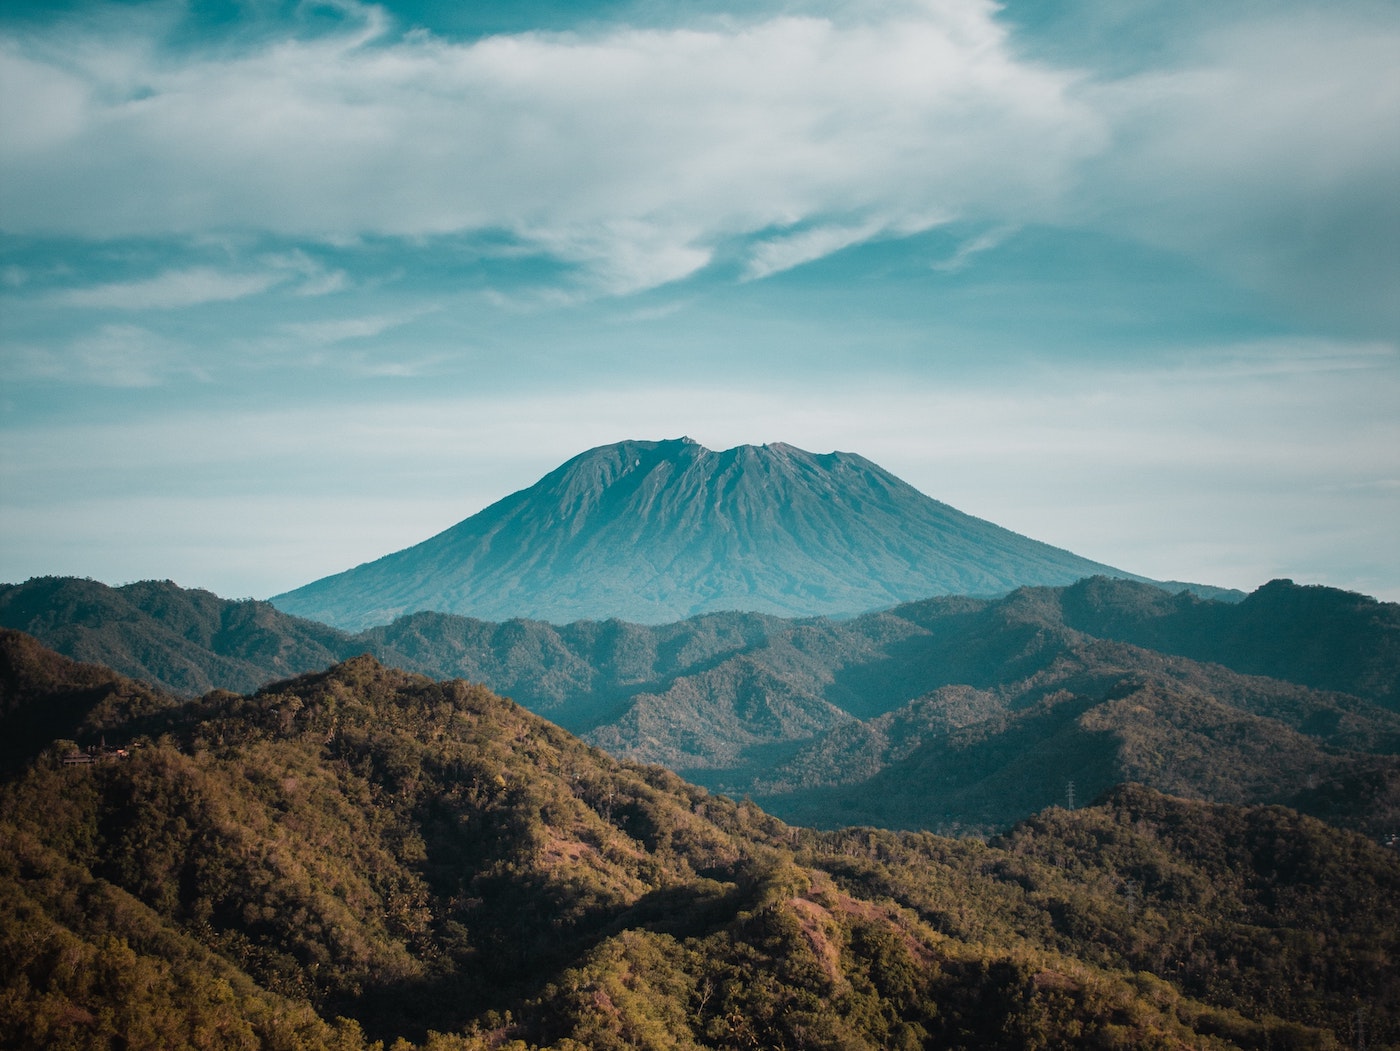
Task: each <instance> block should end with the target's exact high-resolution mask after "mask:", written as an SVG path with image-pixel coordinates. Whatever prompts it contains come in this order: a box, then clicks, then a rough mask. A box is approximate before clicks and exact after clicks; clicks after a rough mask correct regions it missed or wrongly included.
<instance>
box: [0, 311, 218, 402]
mask: <svg viewBox="0 0 1400 1051" xmlns="http://www.w3.org/2000/svg"><path fill="white" fill-rule="evenodd" d="M3 360H4V363H5V371H6V374H7V375H8V376H9V377H10V378H11V379H12V380H17V379H24V380H59V381H63V382H65V383H71V384H78V385H91V386H97V387H124V388H137V387H155V386H160V385H162V384H164V383H167V382H169V381H170V380H171V379H172V378H174V377H176V376H183V377H186V378H191V377H192V378H194V379H197V380H202V379H206V378H207V376H206V374H205V373H204V371H203V370H202V369H200V368H199V367H197V366H196V365H194V364H193V363H192V362H191V361H190V359H189V355H188V353H187V351H186V348H185V347H183V346H182V345H181V344H179V343H177V342H175V341H173V340H171V339H169V338H167V337H165V336H161V335H159V334H158V333H155V332H152V331H151V330H149V329H147V328H143V327H141V326H139V325H103V326H102V327H100V328H98V329H97V330H95V331H93V332H90V333H87V334H84V335H81V336H78V337H77V338H75V339H73V340H71V341H69V342H67V343H63V344H56V345H55V344H42V345H41V344H29V343H20V344H17V345H14V346H10V347H6V348H5V349H4V352H3Z"/></svg>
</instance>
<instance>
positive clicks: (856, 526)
mask: <svg viewBox="0 0 1400 1051" xmlns="http://www.w3.org/2000/svg"><path fill="white" fill-rule="evenodd" d="M1094 575H1106V576H1116V577H1125V578H1130V579H1136V580H1141V579H1143V578H1141V577H1136V576H1134V575H1133V574H1131V573H1125V572H1123V571H1121V570H1118V569H1114V568H1113V567H1111V566H1106V565H1103V564H1101V563H1098V562H1093V561H1091V560H1089V559H1087V558H1082V557H1080V556H1078V555H1075V554H1072V553H1071V552H1068V551H1064V550H1061V549H1059V548H1056V547H1052V546H1050V545H1049V544H1044V543H1041V542H1039V541H1036V540H1032V539H1030V538H1028V537H1024V536H1021V535H1019V534H1017V533H1013V532H1011V531H1010V530H1008V529H1003V528H1001V527H1000V526H997V525H994V524H992V523H990V522H986V521H983V520H982V519H979V518H974V517H973V516H971V515H967V514H964V513H962V512H961V511H958V510H956V509H955V508H952V507H950V506H948V505H947V504H944V503H940V502H939V501H937V500H934V499H933V498H931V497H929V496H926V495H924V494H923V493H921V492H919V491H918V490H917V489H915V488H914V487H913V486H911V485H909V484H908V483H906V482H904V481H901V480H900V479H899V478H896V477H895V476H894V475H892V474H890V473H889V472H888V471H886V470H884V469H883V468H881V467H879V466H878V465H876V464H874V463H872V462H871V461H869V460H867V459H865V458H864V457H862V456H858V455H855V454H853V453H844V452H833V453H825V454H816V453H810V452H805V451H804V450H802V449H797V448H794V447H793V446H791V445H785V444H782V443H774V444H771V445H762V446H754V445H741V446H738V447H736V448H733V449H728V450H726V451H724V452H714V451H711V450H709V449H706V448H705V447H704V446H702V445H700V444H699V443H697V442H695V441H693V440H692V439H689V438H678V439H674V440H669V441H624V442H619V443H617V444H614V445H605V446H601V447H599V448H596V449H591V450H589V451H588V452H585V453H582V454H580V455H579V456H576V457H574V458H573V459H571V460H569V461H568V462H567V463H565V464H563V465H562V466H560V467H559V468H557V469H556V470H554V471H552V472H550V473H549V474H547V475H546V476H545V477H544V478H542V479H540V480H539V481H538V482H536V483H535V484H534V485H533V486H531V487H530V488H528V489H524V490H521V491H520V492H517V493H514V494H512V495H510V496H507V497H505V498H504V499H502V500H500V501H498V502H496V503H494V504H492V505H491V506H490V507H487V508H486V509H485V510H483V511H481V512H479V513H478V514H475V515H472V516H471V517H470V518H467V519H465V520H464V521H462V522H459V523H458V524H457V525H454V526H452V527H451V528H449V529H446V530H444V531H443V532H441V533H439V534H438V535H436V536H434V537H431V538H429V539H427V540H424V541H423V542H422V543H420V544H416V545H414V546H413V547H409V548H405V549H404V550H402V551H398V552H395V553H394V554H391V555H386V556H384V557H383V558H380V559H378V560H376V561H374V562H368V563H365V564H364V565H361V566H356V567H355V568H353V569H349V570H346V571H345V572H343V573H338V574H335V575H333V576H329V577H325V578H323V579H321V580H317V581H315V582H313V583H310V584H307V585H305V586H304V587H300V588H297V589H296V590H294V591H289V592H286V593H285V594H282V595H277V596H274V597H273V598H272V600H271V601H272V603H273V604H274V605H275V606H277V608H279V609H281V610H283V611H285V612H287V613H292V614H296V615H297V616H302V617H308V618H311V619H313V620H318V621H321V622H323V623H326V624H332V625H335V626H336V627H340V628H345V629H347V630H359V629H363V628H366V627H370V626H373V625H376V624H384V623H388V622H389V621H391V620H393V619H395V618H396V617H398V616H401V615H403V614H405V613H411V612H416V611H418V610H436V611H439V612H443V613H457V614H462V615H465V616H471V617H477V618H480V619H483V620H498V621H499V620H509V619H512V618H527V619H535V620H545V621H550V622H552V623H556V624H563V623H569V622H571V621H575V620H584V619H588V620H605V619H609V618H617V619H621V620H628V621H633V622H635V623H641V624H658V623H666V622H670V621H676V620H681V619H684V618H686V617H689V616H693V615H695V614H697V613H705V612H711V611H717V610H745V611H753V612H760V613H770V614H776V615H780V616H787V617H792V616H798V617H802V616H833V615H843V614H853V613H859V612H863V611H866V610H871V609H877V608H882V607H886V606H892V605H895V604H897V603H900V602H907V601H910V600H914V599H920V598H927V597H930V596H934V595H947V594H959V595H978V596H994V595H1000V594H1005V593H1006V592H1009V591H1012V590H1014V589H1015V588H1018V587H1021V586H1024V585H1062V584H1069V583H1073V582H1074V581H1076V580H1079V579H1081V578H1083V577H1087V576H1094Z"/></svg>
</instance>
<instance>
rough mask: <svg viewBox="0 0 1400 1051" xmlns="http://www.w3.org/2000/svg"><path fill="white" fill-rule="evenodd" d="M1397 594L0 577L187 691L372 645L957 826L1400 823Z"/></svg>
mask: <svg viewBox="0 0 1400 1051" xmlns="http://www.w3.org/2000/svg"><path fill="white" fill-rule="evenodd" d="M1398 612H1400V607H1397V606H1395V605H1394V604H1387V603H1377V602H1375V601H1374V600H1370V599H1366V598H1364V597H1362V596H1357V595H1349V594H1347V593H1345V592H1339V591H1335V590H1332V589H1326V588H1300V587H1298V586H1296V585H1292V584H1289V583H1287V582H1275V583H1273V584H1270V585H1268V586H1266V587H1264V588H1261V589H1260V590H1259V591H1258V592H1256V593H1255V594H1254V595H1252V596H1250V597H1249V598H1248V599H1247V600H1246V601H1245V602H1242V603H1239V604H1227V603H1219V602H1212V601H1207V600H1200V599H1195V598H1191V597H1189V596H1176V597H1173V596H1168V595H1166V594H1165V593H1163V592H1161V591H1160V590H1158V589H1155V588H1152V587H1150V586H1147V585H1140V584H1134V583H1132V582H1127V581H1115V580H1109V579H1106V578H1095V579H1091V580H1087V581H1083V582H1080V583H1078V584H1075V585H1073V586H1071V587H1068V588H1028V589H1022V590H1021V591H1018V592H1016V593H1014V594H1012V595H1010V596H1007V597H1006V598H1004V599H999V600H994V601H992V600H975V599H965V598H938V599H929V600H926V601H924V602H920V603H914V604H910V605H906V606H901V607H896V608H894V609H892V610H889V611H886V612H884V613H879V614H870V615H867V616H864V617H860V618H855V619H853V620H849V621H836V620H826V619H814V620H787V619H783V618H776V617H766V616H762V615H759V614H733V613H730V614H708V615H705V616H703V617H696V618H692V619H691V620H688V621H683V622H679V623H677V624H672V625H663V626H656V627H648V626H639V625H632V624H626V623H623V622H619V621H609V622H604V623H597V622H591V621H583V622H578V623H576V624H571V625H564V626H552V625H548V624H543V623H539V622H530V621H511V622H507V623H505V624H490V623H486V622H482V621H475V620H470V619H465V618H460V617H451V616H446V615H442V614H426V613H425V614H416V615H414V616H412V617H407V618H404V619H402V620H400V621H397V622H395V623H394V624H393V625H389V626H387V627H384V628H376V629H373V630H371V631H368V632H365V633H362V634H360V635H357V636H350V635H345V634H344V633H340V632H336V631H334V630H333V629H330V628H326V627H324V626H322V625H318V624H315V623H313V622H309V621H299V620H296V619H294V618H288V617H286V616H285V615H284V614H281V613H279V612H278V611H276V610H275V609H273V608H272V607H270V606H268V605H267V604H265V603H255V602H226V601H223V600H219V599H217V598H215V597H214V596H212V595H209V594H208V593H207V592H186V591H182V590H181V589H179V588H177V587H175V586H174V585H173V584H169V583H165V584H156V583H148V584H143V585H129V586H127V587H125V588H120V589H111V588H106V587H105V586H103V585H101V584H96V583H94V582H91V581H75V580H63V579H55V578H46V579H39V580H35V581H30V582H29V583H27V584H24V585H16V586H10V587H6V588H3V589H0V623H9V624H12V625H14V626H17V627H20V628H23V629H25V630H34V631H36V632H38V633H39V634H40V635H41V637H43V638H44V639H45V640H46V641H51V640H56V641H54V644H55V645H58V646H60V647H62V648H64V649H65V652H68V653H70V654H75V655H78V656H81V657H84V658H86V659H103V660H107V661H110V662H111V663H113V664H114V665H116V666H117V667H118V668H119V669H120V670H122V671H123V672H126V673H128V674H135V675H139V676H142V677H145V678H148V679H150V680H153V681H157V682H161V681H164V682H166V683H169V682H170V680H171V679H178V681H180V682H181V683H185V684H197V685H198V687H199V690H198V691H193V690H189V687H188V685H187V686H186V687H185V692H202V691H203V690H207V689H209V688H212V687H214V686H216V685H217V686H220V687H231V688H234V689H235V690H240V691H246V690H249V689H252V688H254V685H255V684H257V683H261V682H264V681H266V680H267V679H269V678H273V677H283V676H286V675H289V674H292V673H295V672H298V671H306V670H312V669H319V668H324V667H325V666H326V665H328V664H331V663H333V662H334V661H337V660H343V659H345V658H347V657H349V656H352V655H354V654H358V653H361V652H370V653H373V654H375V655H376V656H377V657H378V658H379V659H380V660H382V661H384V662H385V663H388V664H391V665H393V666H396V667H404V668H407V669H409V670H412V671H417V672H421V673H425V674H429V675H431V676H432V677H434V678H452V677H463V678H467V679H471V680H473V681H477V682H482V683H485V684H486V685H488V686H489V687H491V688H492V689H494V690H496V691H498V692H500V693H503V694H506V695H509V696H511V697H513V698H514V699H515V700H517V701H519V702H521V703H522V704H524V705H525V706H526V707H528V708H530V709H531V710H532V711H535V712H537V713H538V714H542V715H544V716H546V717H547V718H549V719H551V720H553V721H554V722H556V723H558V724H559V725H561V726H563V727H565V728H566V729H569V730H571V731H573V732H576V733H580V734H583V735H585V736H586V737H587V739H589V740H590V741H592V742H593V743H595V744H598V745H601V746H603V747H605V748H606V749H608V750H609V751H610V752H611V753H613V754H615V755H620V756H626V757H628V758H632V759H636V760H639V761H646V762H656V763H661V764H663V765H666V766H668V767H670V768H671V769H673V770H676V771H678V772H681V773H682V774H683V776H686V777H688V778H690V779H692V780H695V781H699V782H701V783H704V784H706V785H707V786H708V787H710V788H711V789H712V790H721V791H725V792H728V793H730V794H733V795H736V796H741V795H744V794H749V795H752V796H753V797H754V798H755V799H757V800H759V801H760V802H761V803H762V804H763V805H764V806H766V807H768V808H770V809H772V810H773V811H774V812H776V813H778V814H780V815H781V816H783V817H785V818H787V819H790V820H795V821H801V822H803V823H807V824H817V825H826V826H830V825H833V824H852V823H854V824H871V825H878V826H883V827H898V828H927V829H935V830H938V829H941V830H959V829H962V830H971V831H992V830H996V829H1001V828H1005V827H1006V826H1007V825H1009V824H1010V823H1011V822H1014V821H1016V820H1018V819H1020V818H1022V817H1024V816H1026V815H1027V814H1030V813H1033V812H1035V811H1037V810H1039V809H1041V808H1043V807H1045V806H1047V805H1050V804H1052V803H1056V802H1066V801H1067V800H1068V795H1067V793H1069V792H1070V791H1071V790H1073V791H1076V792H1077V793H1078V796H1079V798H1080V799H1081V800H1083V799H1084V798H1087V797H1091V796H1092V795H1094V794H1096V793H1097V792H1099V791H1102V790H1104V789H1105V788H1107V787H1109V786H1110V785H1113V784H1115V783H1117V782H1119V781H1123V780H1136V781H1141V782H1143V783H1146V784H1150V785H1152V786H1154V787H1156V788H1159V789H1161V790H1164V791H1170V792H1173V793H1178V794H1182V795H1186V796H1194V797H1198V798H1203V799H1212V800H1216V801H1221V802H1233V803H1250V802H1276V803H1284V804H1287V805H1289V806H1293V807H1297V808H1299V809H1302V810H1304V811H1306V812H1308V813H1312V814H1315V815H1318V816H1323V817H1325V818H1327V819H1328V820H1330V821H1333V822H1335V823H1339V824H1343V825H1346V826H1348V827H1353V828H1358V829H1364V830H1366V831H1367V832H1369V833H1371V834H1372V835H1377V836H1379V835H1383V834H1386V833H1387V832H1388V831H1390V830H1392V829H1393V827H1394V825H1395V822H1396V821H1397V820H1400V758H1397V754H1400V713H1397V712H1396V711H1394V710H1393V709H1388V708H1384V707H1381V705H1384V704H1391V705H1393V704H1394V703H1395V694H1394V686H1395V683H1396V681H1397V679H1398V678H1400V670H1398V669H1400V644H1398V643H1397V638H1400V617H1397V613H1398ZM1122 638H1126V639H1128V640H1130V642H1128V643H1125V642H1121V641H1118V640H1119V639H1122ZM1276 638H1281V639H1285V640H1291V642H1292V644H1291V645H1289V646H1280V645H1278V644H1276V643H1275V642H1274V641H1273V640H1275V639H1276ZM1222 640H1233V645H1234V649H1233V650H1232V651H1231V652H1228V653H1227V652H1225V650H1226V649H1227V647H1226V646H1225V645H1224V644H1223V642H1222ZM1147 642H1155V643H1157V644H1159V645H1160V646H1162V647H1163V649H1165V650H1170V651H1173V652H1175V653H1178V654H1180V653H1189V654H1200V655H1202V656H1206V657H1211V658H1214V659H1217V660H1221V661H1222V664H1232V665H1234V666H1236V667H1239V668H1242V669H1244V670H1247V671H1251V672H1259V671H1273V672H1275V673H1278V674H1282V675H1293V676H1297V677H1298V678H1299V679H1302V680H1303V681H1304V682H1310V683H1312V684H1314V685H1332V686H1333V687H1334V688H1335V687H1341V688H1343V689H1347V688H1349V689H1351V690H1354V691H1355V693H1354V694H1348V693H1342V692H1332V691H1327V690H1317V689H1312V688H1309V687H1308V686H1304V685H1298V684H1296V683H1289V682H1284V681H1280V680H1278V679H1263V678H1259V677H1258V676H1257V675H1243V674H1240V673H1239V672H1234V671H1230V670H1227V668H1226V667H1224V666H1222V664H1213V663H1202V662H1200V661H1196V660H1192V659H1190V657H1183V656H1170V655H1167V654H1164V653H1162V652H1159V651H1157V650H1149V649H1145V648H1143V644H1144V643H1147ZM201 655H204V657H205V658H207V659H206V660H205V662H204V664H203V665H201V664H199V663H198V660H199V658H200V656H201ZM1227 657H1228V658H1229V659H1228V660H1225V658H1227ZM259 661H261V662H263V663H262V665H261V667H262V669H263V670H262V672H261V673H259V672H258V671H257V669H258V667H259V664H258V662H259ZM1356 694H1361V695H1362V696H1357V695H1356ZM1367 696H1369V697H1370V700H1367V699H1365V698H1366V697H1367ZM1070 782H1073V783H1074V784H1073V786H1072V787H1071V784H1070Z"/></svg>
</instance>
